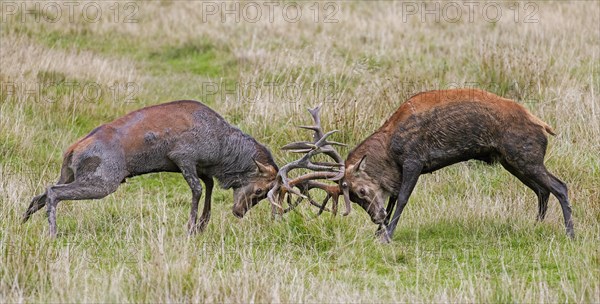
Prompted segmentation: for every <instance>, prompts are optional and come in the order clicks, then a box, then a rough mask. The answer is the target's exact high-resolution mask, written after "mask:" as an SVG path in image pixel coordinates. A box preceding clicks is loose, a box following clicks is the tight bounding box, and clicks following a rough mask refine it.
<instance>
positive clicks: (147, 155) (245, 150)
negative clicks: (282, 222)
mask: <svg viewBox="0 0 600 304" xmlns="http://www.w3.org/2000/svg"><path fill="white" fill-rule="evenodd" d="M277 171H278V169H277V165H276V164H275V162H274V161H273V157H272V156H271V153H270V152H269V150H268V149H267V148H266V147H264V146H263V145H261V144H260V143H258V142H257V141H256V140H254V139H253V138H252V137H250V136H249V135H246V134H244V133H242V131H240V130H239V129H237V128H235V127H233V126H231V125H230V124H229V123H227V122H226V121H225V119H223V117H221V116H220V115H219V114H217V113H216V112H215V111H213V110H211V109H210V108H209V107H207V106H205V105H203V104H202V103H199V102H197V101H191V100H181V101H174V102H170V103H165V104H160V105H155V106H150V107H146V108H143V109H140V110H137V111H134V112H131V113H129V114H127V115H125V116H123V117H121V118H119V119H117V120H115V121H113V122H110V123H107V124H105V125H102V126H100V127H98V128H96V129H94V130H93V131H92V132H91V133H90V134H88V135H87V136H85V137H84V138H82V139H80V140H79V141H77V142H76V143H75V144H73V145H72V146H71V147H69V148H68V149H67V151H66V152H65V153H64V157H63V165H62V169H61V174H60V178H59V180H58V182H57V183H56V185H54V186H50V187H48V189H47V190H46V191H45V192H44V193H43V194H41V195H38V196H36V197H34V198H33V200H32V201H31V204H30V205H29V208H28V209H27V211H26V212H25V214H24V215H23V223H24V222H26V221H27V220H28V219H29V217H30V216H31V215H32V214H33V213H35V212H36V211H38V210H39V209H41V208H43V207H44V206H46V208H47V212H48V222H49V224H50V235H51V236H56V205H57V204H58V202H59V201H63V200H83V199H99V198H103V197H105V196H107V195H109V194H110V193H113V192H114V191H116V190H117V188H118V187H119V185H120V184H121V183H122V182H125V179H126V178H129V177H133V176H136V175H142V174H146V173H152V172H181V173H182V174H183V177H184V178H185V180H186V182H187V183H188V185H189V186H190V188H191V190H192V210H191V212H190V219H189V222H188V231H189V233H190V234H192V233H194V232H196V231H202V230H203V229H204V228H205V227H206V225H207V224H208V221H209V219H210V205H211V194H212V190H213V177H214V178H216V179H217V180H218V181H219V183H220V185H221V186H222V187H223V188H225V189H230V188H233V201H234V203H233V214H234V215H235V216H237V217H239V218H241V217H243V216H244V214H245V213H246V212H247V211H248V209H250V208H251V207H252V206H254V205H256V204H257V203H258V202H259V201H260V200H262V199H264V198H265V197H266V195H267V191H269V189H271V188H272V187H273V184H274V182H275V178H276V175H277ZM200 180H202V181H203V182H204V186H205V187H206V194H205V198H204V209H203V212H202V216H201V217H200V221H199V223H196V217H197V212H198V203H199V200H200V197H201V195H202V185H201V184H200Z"/></svg>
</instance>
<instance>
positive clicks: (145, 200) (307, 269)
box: [0, 1, 600, 303]
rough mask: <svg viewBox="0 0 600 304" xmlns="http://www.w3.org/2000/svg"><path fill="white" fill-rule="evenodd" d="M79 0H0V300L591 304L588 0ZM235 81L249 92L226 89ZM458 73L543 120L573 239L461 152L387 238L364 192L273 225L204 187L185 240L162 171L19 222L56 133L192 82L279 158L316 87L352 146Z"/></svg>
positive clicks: (463, 81) (599, 196)
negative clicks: (294, 13) (6, 6)
mask: <svg viewBox="0 0 600 304" xmlns="http://www.w3.org/2000/svg"><path fill="white" fill-rule="evenodd" d="M15 3H18V4H19V5H20V2H15ZM57 3H62V2H57ZM78 3H80V4H81V5H84V4H85V3H84V2H78ZM95 3H98V4H99V5H100V6H101V7H102V8H103V9H104V11H103V12H104V13H103V14H102V16H101V17H102V18H101V19H100V20H99V21H98V22H90V21H89V20H85V18H82V17H81V14H75V16H74V18H73V20H70V18H68V16H66V15H63V16H62V17H61V18H55V17H56V16H53V15H48V14H50V13H51V12H50V11H44V10H43V9H42V10H37V12H36V11H35V9H34V10H33V13H32V14H30V15H26V16H24V17H23V18H25V22H22V21H21V19H20V18H22V16H21V15H18V14H17V15H15V16H10V17H9V16H8V15H6V14H5V13H6V12H3V17H7V18H5V19H3V20H2V24H0V82H1V83H2V90H1V91H0V94H1V95H0V98H1V99H0V100H1V104H0V302H92V301H93V302H107V301H109V302H134V301H135V302H188V301H193V302H244V303H246V302H413V301H420V302H430V301H434V302H445V301H455V302H490V301H491V302H508V301H511V302H513V301H514V302H565V301H566V302H600V283H599V282H600V270H599V268H600V254H599V248H600V239H599V238H600V225H599V220H600V190H599V189H600V187H599V185H600V164H599V158H598V151H600V118H599V116H598V115H599V113H600V72H599V71H600V58H599V56H600V37H599V35H600V33H599V32H598V20H599V17H600V2H595V1H594V2H587V1H567V2H545V1H544V2H533V3H534V5H535V7H537V8H538V10H537V11H536V13H535V15H534V16H533V17H535V18H534V19H531V20H534V21H537V22H533V23H525V22H523V21H525V17H526V14H527V13H531V11H532V9H531V8H529V10H528V11H525V10H524V5H526V3H524V2H521V3H520V9H519V12H520V15H519V16H518V17H517V18H516V19H517V20H515V18H514V15H511V14H513V12H514V11H512V10H511V8H510V5H513V4H512V3H508V2H502V3H500V5H501V6H502V8H503V13H504V15H503V17H502V18H501V19H500V20H499V21H498V22H489V21H488V20H486V19H485V18H483V15H482V13H481V11H480V10H475V14H474V19H473V22H470V20H469V18H468V17H467V15H465V14H464V13H465V12H463V16H462V18H460V20H459V21H458V22H456V23H453V22H448V21H447V20H445V19H443V18H441V20H440V21H439V22H436V21H435V20H433V19H434V17H432V16H429V17H428V18H427V19H426V20H423V19H422V18H421V17H420V16H419V15H416V16H408V17H407V18H406V20H403V16H404V15H406V12H404V13H403V12H402V9H403V6H402V5H403V4H402V3H401V2H388V1H383V2H369V3H366V2H336V3H334V5H335V7H336V8H337V9H338V10H337V11H336V13H335V14H333V15H332V16H330V17H332V18H333V19H334V20H337V22H334V23H326V22H323V18H324V13H325V11H324V9H325V7H324V5H325V4H324V3H321V4H319V8H320V10H321V11H320V12H321V15H320V17H319V21H318V22H315V20H314V10H312V11H311V10H310V8H309V7H308V6H310V5H312V4H313V3H314V2H299V4H300V5H301V6H302V12H303V17H302V20H301V21H300V22H297V23H293V22H286V21H285V20H284V19H283V18H282V17H281V16H282V15H281V10H282V6H283V3H280V4H281V5H280V6H277V7H275V10H274V16H275V18H274V20H273V22H270V21H269V20H268V18H266V15H263V17H262V18H260V20H259V22H256V23H251V22H247V20H244V19H243V18H242V19H241V20H240V22H232V21H231V20H229V21H226V22H221V18H220V17H219V16H210V17H209V18H207V19H206V20H202V14H201V8H202V3H201V2H195V1H194V2H184V1H173V2H171V1H151V2H150V1H146V2H141V1H140V2H135V4H134V6H135V7H136V8H137V10H136V11H135V14H134V15H133V16H132V17H133V20H135V21H136V22H134V23H125V22H122V21H123V20H124V18H125V17H126V14H127V13H131V12H132V10H131V8H129V10H125V7H124V5H125V3H124V2H121V3H120V4H119V5H120V7H119V9H118V10H119V11H120V12H121V15H120V17H119V18H118V22H115V21H114V15H112V12H113V11H111V9H110V6H111V5H114V3H115V2H110V1H109V2H95ZM239 3H241V4H242V5H244V3H246V2H239ZM414 3H416V4H417V5H418V6H420V5H421V3H420V2H414ZM457 3H459V2H457ZM30 4H31V2H30ZM446 4H448V2H440V3H439V5H440V8H442V7H444V5H446ZM484 4H485V2H481V3H479V7H480V8H481V7H482V6H483V5H484ZM61 5H62V4H61ZM80 7H81V6H80ZM461 7H463V8H464V6H461ZM63 8H65V6H63ZM263 8H264V7H263ZM313 8H314V7H313ZM75 11H76V12H80V11H81V10H80V9H76V10H75ZM65 12H66V9H65ZM327 12H329V13H331V12H332V10H331V8H330V10H328V11H327ZM111 16H112V17H111ZM36 17H37V18H41V19H40V20H41V21H39V22H37V21H36V20H35V19H34V18H36ZM530 17H531V16H530ZM45 18H50V19H52V20H55V19H57V20H56V21H57V22H54V23H53V22H45V21H44V20H47V19H45ZM111 18H113V19H111ZM230 18H231V17H230ZM531 20H528V21H531ZM128 83H129V85H128ZM246 84H252V85H254V86H253V88H255V89H253V90H250V91H249V93H247V94H241V95H240V94H235V93H231V92H232V90H233V91H234V92H235V88H236V85H241V86H243V85H246ZM465 85H469V86H474V87H479V88H483V89H487V90H490V91H492V92H494V93H497V94H500V95H502V96H505V97H509V98H513V99H516V100H518V101H519V102H521V103H522V104H524V105H525V106H526V107H527V108H529V109H530V110H531V111H532V112H533V113H535V114H536V115H537V116H539V117H540V118H542V119H543V120H544V121H546V122H548V123H549V124H550V125H552V126H553V127H554V128H555V130H556V131H557V136H555V137H552V138H550V144H549V149H548V153H547V157H546V164H547V167H548V168H549V170H550V171H551V172H554V173H555V174H556V175H557V176H559V177H560V178H561V179H562V180H564V181H565V182H566V183H567V184H568V185H569V194H570V198H571V202H572V205H573V217H574V221H575V229H576V230H575V231H576V234H577V238H576V239H575V240H574V241H569V240H568V239H567V238H566V237H565V235H564V225H563V223H562V213H561V211H560V208H559V205H558V202H557V200H556V199H555V198H554V197H552V198H551V200H550V204H549V212H548V216H547V219H546V221H545V222H543V223H540V224H535V221H534V219H535V215H536V213H537V199H536V198H535V195H534V194H533V192H531V191H530V190H529V189H527V188H526V187H525V186H524V185H522V184H521V183H520V182H518V180H516V178H514V177H512V176H511V175H510V174H509V173H508V172H506V171H504V170H503V169H502V168H500V167H497V166H485V165H483V164H480V163H477V162H467V163H462V164H459V165H455V166H453V167H450V168H446V169H443V170H441V171H438V172H435V173H434V174H431V175H426V176H423V177H422V178H421V180H420V182H419V184H418V185H417V187H416V190H415V192H414V194H413V196H412V197H411V200H410V202H409V204H408V206H407V207H406V209H405V211H404V215H403V218H402V219H401V222H400V224H399V226H398V229H397V231H396V234H395V236H394V241H393V243H392V244H390V245H381V244H379V243H378V242H377V240H376V239H375V238H374V230H375V228H376V227H375V226H374V225H373V224H372V223H371V222H370V220H369V219H368V216H367V215H366V213H365V212H363V211H362V210H358V209H355V212H353V213H352V214H351V215H350V216H349V217H345V218H342V217H336V218H333V217H331V216H330V215H328V214H325V215H324V216H321V217H318V218H316V217H315V210H314V209H311V208H310V207H308V206H301V207H299V208H297V212H294V213H291V214H288V215H286V216H285V217H283V218H282V219H281V220H278V221H272V219H271V215H270V207H269V205H268V203H267V202H262V203H261V204H259V206H257V207H256V208H254V209H252V210H251V211H250V213H249V214H248V215H247V216H246V218H244V219H243V220H238V219H236V218H234V217H233V216H232V214H231V205H232V195H231V193H230V192H228V191H223V190H217V191H216V193H215V194H214V196H213V215H212V219H211V222H210V224H209V226H208V228H207V230H206V232H205V233H204V234H202V235H198V236H195V237H192V238H187V237H186V229H185V224H186V222H187V217H188V214H189V207H190V198H191V195H190V191H189V189H188V187H187V186H186V184H185V181H184V180H183V178H182V177H181V176H179V175H176V174H154V175H148V176H143V177H137V178H135V179H131V180H129V181H128V182H127V183H126V184H123V185H122V186H121V187H120V188H119V190H118V191H117V192H116V193H114V194H112V195H110V196H109V197H107V198H105V199H103V200H96V201H80V202H63V203H60V204H59V208H58V227H59V236H58V239H56V240H51V239H49V238H48V237H47V233H48V231H47V230H48V227H47V226H48V224H47V221H46V219H45V213H44V212H39V213H38V214H36V215H35V216H34V217H33V218H32V220H30V222H29V223H28V224H26V225H20V224H19V222H20V216H21V214H22V212H23V211H24V210H25V208H26V207H27V205H28V203H29V200H30V199H31V197H32V196H34V195H36V194H38V193H40V192H42V191H44V189H45V187H47V186H48V185H50V184H52V183H53V182H54V181H55V180H56V179H57V177H58V173H59V168H60V165H61V161H62V160H61V155H62V151H63V150H64V149H65V148H66V147H67V146H68V145H69V144H70V143H72V142H74V141H75V140H76V139H77V138H79V137H80V136H83V135H85V134H86V133H88V132H89V131H90V130H91V129H93V128H94V127H95V126H97V125H99V124H101V123H104V122H107V121H110V120H112V119H114V118H117V117H119V116H121V115H123V114H125V113H127V112H129V111H131V110H133V109H137V108H140V107H142V106H146V105H152V104H157V103H161V102H165V101H170V100H176V99H197V100H201V101H203V102H205V103H207V104H209V105H210V106H211V107H212V108H213V109H215V110H216V111H218V112H219V113H221V114H222V115H224V116H225V118H226V119H227V120H229V121H230V122H231V123H233V124H235V125H237V126H239V127H240V128H241V129H242V130H243V131H245V132H247V133H249V134H251V135H253V136H254V137H255V138H257V139H258V140H259V141H261V142H262V143H264V144H266V145H267V146H268V147H270V148H271V150H272V151H273V153H274V155H275V158H276V161H277V162H278V164H280V165H281V164H283V163H284V162H285V161H289V160H291V159H292V158H293V156H291V155H287V154H285V153H283V152H281V151H279V150H278V147H280V146H282V145H283V144H284V143H286V142H288V141H290V140H301V139H304V138H307V136H308V134H307V133H306V132H305V131H301V130H297V129H296V128H294V126H295V125H298V124H306V123H308V122H309V118H308V115H307V113H306V112H305V110H304V109H305V108H306V107H309V106H313V105H315V104H318V103H320V102H324V107H323V123H324V126H325V127H326V128H327V129H338V130H341V132H340V133H339V134H337V135H335V139H337V140H338V141H344V142H347V143H348V144H349V147H352V146H354V145H355V144H357V143H358V142H360V140H362V139H363V138H365V137H366V136H368V135H369V134H370V133H372V132H373V131H374V130H375V129H376V128H377V127H378V126H379V125H380V124H381V123H382V122H383V121H384V120H385V119H386V118H387V117H388V116H389V115H390V114H391V113H392V112H393V111H394V110H395V109H396V108H397V107H398V106H399V105H400V103H401V102H402V101H403V100H405V99H406V98H407V97H409V96H410V95H411V94H413V93H416V92H418V91H424V90H431V89H439V88H447V87H461V86H465ZM215 87H217V88H218V92H217V93H216V94H208V93H212V92H213V91H212V90H213V89H214V88H215ZM84 88H91V90H90V91H85V90H84ZM315 88H317V89H315ZM318 88H322V89H318ZM323 88H324V91H323ZM98 90H99V91H100V92H102V94H101V96H99V97H98V98H95V97H90V96H94V94H93V93H94V92H98ZM228 92H229V93H228ZM86 94H89V95H86ZM347 152H348V149H341V153H342V154H343V155H346V154H347Z"/></svg>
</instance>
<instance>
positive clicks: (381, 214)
mask: <svg viewBox="0 0 600 304" xmlns="http://www.w3.org/2000/svg"><path fill="white" fill-rule="evenodd" d="M386 217H387V212H385V209H379V211H378V212H377V214H376V215H375V216H374V217H373V222H374V223H375V224H383V222H384V221H385V218H386Z"/></svg>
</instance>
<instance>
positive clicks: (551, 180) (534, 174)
mask: <svg viewBox="0 0 600 304" xmlns="http://www.w3.org/2000/svg"><path fill="white" fill-rule="evenodd" d="M525 175H526V176H529V177H530V178H531V179H533V180H534V181H535V182H536V183H537V184H539V185H540V186H542V187H545V188H546V189H548V190H549V191H550V192H552V194H553V195H554V196H555V197H556V198H557V199H558V201H559V202H560V207H561V208H562V212H563V218H564V222H565V228H566V232H567V236H568V237H570V238H574V237H575V232H574V231H573V219H572V218H571V213H572V211H571V204H570V203H569V197H568V190H567V185H566V184H565V183H564V182H563V181H561V180H560V179H558V178H556V177H555V176H554V175H552V174H551V173H550V172H548V170H547V169H546V167H545V166H544V165H540V166H537V167H534V168H532V169H531V170H528V171H527V172H526V173H525Z"/></svg>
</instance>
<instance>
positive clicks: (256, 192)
mask: <svg viewBox="0 0 600 304" xmlns="http://www.w3.org/2000/svg"><path fill="white" fill-rule="evenodd" d="M262 192H263V190H262V189H261V188H258V189H256V191H254V194H256V195H260V194H261V193H262Z"/></svg>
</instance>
